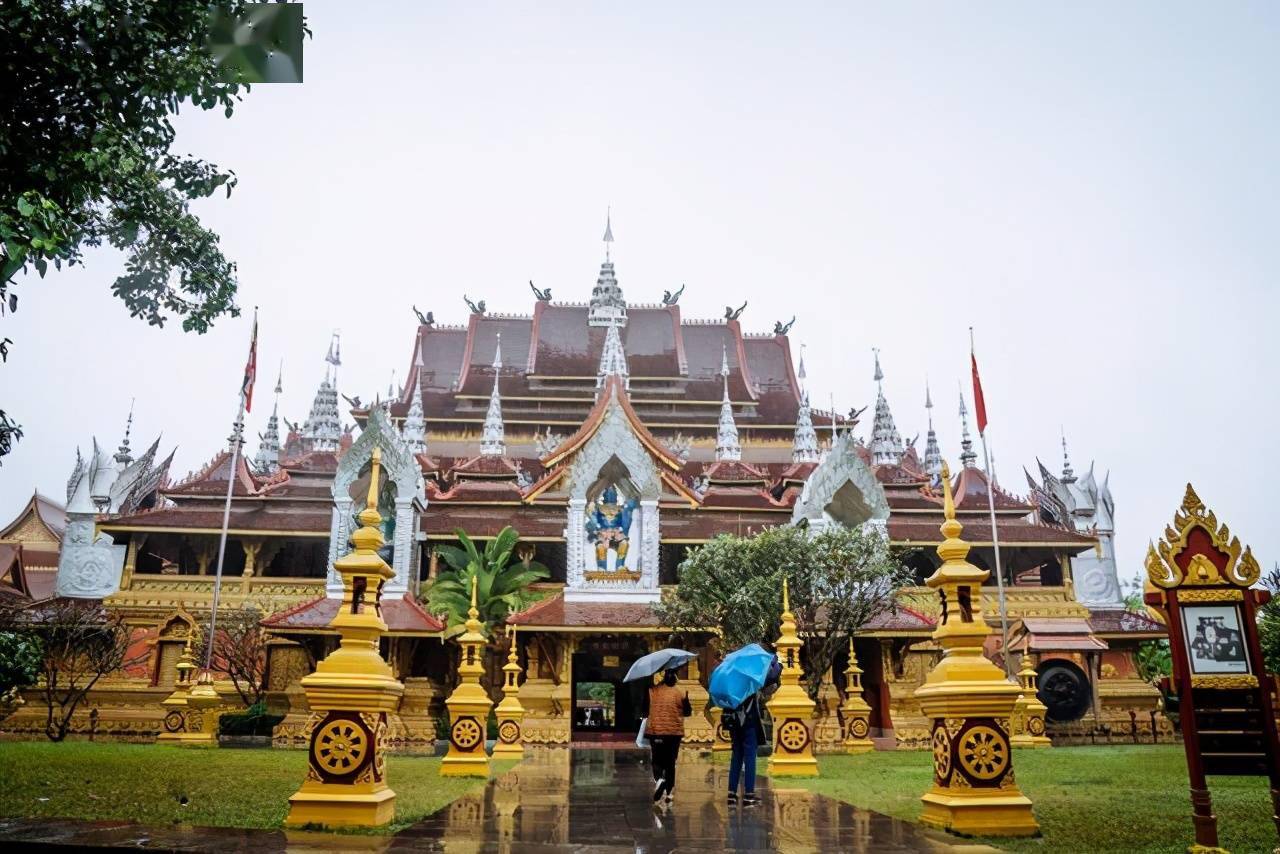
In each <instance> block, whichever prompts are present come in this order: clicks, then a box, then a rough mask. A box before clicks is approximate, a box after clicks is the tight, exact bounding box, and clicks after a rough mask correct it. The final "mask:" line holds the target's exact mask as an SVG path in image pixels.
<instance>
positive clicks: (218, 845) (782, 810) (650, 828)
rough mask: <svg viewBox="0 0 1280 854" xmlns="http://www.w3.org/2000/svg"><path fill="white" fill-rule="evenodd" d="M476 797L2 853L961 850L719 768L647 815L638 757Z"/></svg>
mask: <svg viewBox="0 0 1280 854" xmlns="http://www.w3.org/2000/svg"><path fill="white" fill-rule="evenodd" d="M525 757H526V758H525V760H524V761H523V762H521V763H520V764H519V765H518V766H516V767H515V768H514V769H512V770H511V771H509V772H507V773H506V774H504V775H502V776H501V777H499V778H497V779H495V780H491V781H490V782H489V784H488V785H487V786H486V787H485V788H484V789H483V790H482V791H480V792H477V793H475V794H472V795H466V796H463V797H462V798H459V799H458V800H456V801H454V802H453V803H451V804H450V805H449V806H447V807H444V808H443V809H441V810H440V811H439V812H436V813H435V814H433V815H431V816H429V817H427V818H426V819H424V820H423V821H421V822H419V823H417V824H415V825H413V826H412V827H410V828H408V829H406V830H403V831H401V832H400V833H398V834H396V835H395V836H367V835H352V834H334V833H306V832H294V831H263V830H233V829H226V828H192V827H165V828H151V827H144V826H141V825H137V824H131V823H127V822H73V821H61V822H60V821H56V820H49V819H42V820H26V819H8V820H0V848H3V849H5V850H16V848H19V847H20V848H21V849H22V850H39V849H40V848H42V847H44V848H47V847H55V848H59V849H60V850H68V849H78V848H91V847H127V848H139V847H141V848H146V849H148V850H153V851H187V852H213V851H255V852H258V851H268V852H273V851H289V852H338V851H344V852H345V851H359V852H383V851H396V852H400V851H434V852H467V854H472V852H474V854H482V853H483V854H488V852H495V853H496V854H535V852H538V854H541V852H547V854H550V852H556V854H563V852H582V854H588V852H623V851H627V852H636V854H657V852H676V851H726V850H727V851H741V852H756V851H759V852H764V851H780V852H834V851H839V852H886V854H893V852H920V851H924V852H935V854H943V852H952V854H955V852H959V851H961V850H963V851H965V852H967V853H968V854H976V852H978V851H992V850H993V849H990V848H985V847H983V846H972V845H969V846H956V845H953V844H952V841H951V839H952V838H950V837H946V836H945V835H942V834H937V833H933V832H932V831H927V830H924V829H922V828H919V827H917V826H916V825H914V824H910V823H908V822H903V821H899V820H897V819H893V818H889V817H887V816H883V815H880V814H878V813H873V812H868V811H867V810H863V809H858V808H856V807H852V806H849V805H848V804H844V803H840V802H839V801H835V800H832V799H831V798H826V797H823V796H821V795H816V794H814V793H812V792H809V791H807V790H805V789H799V788H788V787H786V785H785V783H784V782H782V781H778V782H777V783H774V782H773V781H770V780H769V779H767V778H763V777H762V778H760V779H759V780H758V783H757V792H758V794H759V795H760V799H761V802H760V805H759V806H756V807H752V808H745V809H744V808H743V807H729V806H728V805H727V804H726V802H725V801H726V795H727V793H728V776H729V769H728V766H727V764H724V763H719V764H717V763H713V762H711V761H709V760H708V759H706V758H704V757H698V756H696V755H694V754H693V753H692V752H690V753H688V754H687V755H686V756H684V757H682V758H681V760H680V765H679V767H678V772H677V775H676V777H677V784H676V791H675V800H674V802H673V803H672V804H671V805H670V806H668V807H664V808H661V809H655V808H654V806H653V804H652V801H651V794H652V791H653V777H652V775H651V773H650V770H649V766H648V764H647V762H646V757H645V754H643V753H641V752H640V751H636V750H608V749H579V748H573V749H571V750H566V749H564V748H559V749H537V750H526V754H525Z"/></svg>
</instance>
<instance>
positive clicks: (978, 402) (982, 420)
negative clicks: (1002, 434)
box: [969, 351, 987, 435]
mask: <svg viewBox="0 0 1280 854" xmlns="http://www.w3.org/2000/svg"><path fill="white" fill-rule="evenodd" d="M969 360H970V361H971V362H972V363H973V409H974V412H975V413H976V414H977V416H978V435H982V434H983V433H985V432H987V402H986V401H985V400H983V399H982V379H981V378H980V377H979V376H978V357H977V356H975V355H974V354H973V352H972V351H970V353H969Z"/></svg>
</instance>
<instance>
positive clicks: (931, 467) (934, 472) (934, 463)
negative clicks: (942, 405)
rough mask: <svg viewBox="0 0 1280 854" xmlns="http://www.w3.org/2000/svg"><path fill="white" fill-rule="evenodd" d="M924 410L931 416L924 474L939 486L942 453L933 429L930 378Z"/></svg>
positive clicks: (925, 388)
mask: <svg viewBox="0 0 1280 854" xmlns="http://www.w3.org/2000/svg"><path fill="white" fill-rule="evenodd" d="M924 410H925V412H926V413H928V416H929V435H928V438H927V439H926V440H925V445H924V473H925V474H927V475H928V476H929V481H930V483H932V484H933V485H935V486H936V485H937V483H938V480H939V479H940V478H941V477H942V451H941V449H939V447H938V434H937V433H936V432H934V429H933V395H932V394H930V392H929V378H928V377H925V380H924Z"/></svg>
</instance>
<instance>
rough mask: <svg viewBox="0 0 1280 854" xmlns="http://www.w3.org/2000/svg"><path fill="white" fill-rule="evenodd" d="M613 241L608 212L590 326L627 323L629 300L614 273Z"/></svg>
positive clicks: (588, 315)
mask: <svg viewBox="0 0 1280 854" xmlns="http://www.w3.org/2000/svg"><path fill="white" fill-rule="evenodd" d="M612 243H613V222H612V214H606V216H605V226H604V263H603V264H601V265H600V275H599V276H598V277H597V278H596V286H595V287H594V288H592V289H591V304H590V308H589V309H588V311H587V325H588V326H626V325H627V301H626V300H625V299H623V297H622V288H620V287H618V279H617V277H616V276H615V275H614V273H613V261H612V260H611V257H610V247H611V245H612Z"/></svg>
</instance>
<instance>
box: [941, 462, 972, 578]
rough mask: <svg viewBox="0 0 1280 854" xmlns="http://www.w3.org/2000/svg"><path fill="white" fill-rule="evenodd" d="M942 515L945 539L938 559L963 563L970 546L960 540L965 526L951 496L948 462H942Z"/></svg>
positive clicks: (942, 528)
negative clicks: (959, 518)
mask: <svg viewBox="0 0 1280 854" xmlns="http://www.w3.org/2000/svg"><path fill="white" fill-rule="evenodd" d="M942 515H943V516H944V517H945V521H943V523H942V526H941V528H939V530H940V531H941V532H942V536H943V538H944V539H943V542H942V545H940V546H938V557H940V558H942V560H943V561H944V562H948V561H953V560H954V561H963V560H964V559H965V557H966V556H967V555H968V554H969V544H968V543H966V542H965V541H964V540H962V539H960V533H961V532H962V531H963V530H964V526H963V525H961V524H960V522H959V520H958V519H956V502H955V498H954V497H953V496H952V494H951V468H950V467H949V466H948V465H947V462H946V460H943V461H942Z"/></svg>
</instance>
